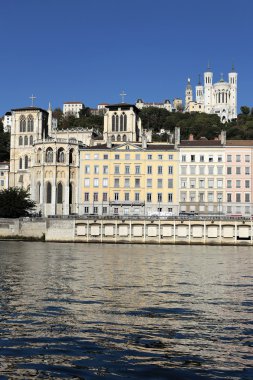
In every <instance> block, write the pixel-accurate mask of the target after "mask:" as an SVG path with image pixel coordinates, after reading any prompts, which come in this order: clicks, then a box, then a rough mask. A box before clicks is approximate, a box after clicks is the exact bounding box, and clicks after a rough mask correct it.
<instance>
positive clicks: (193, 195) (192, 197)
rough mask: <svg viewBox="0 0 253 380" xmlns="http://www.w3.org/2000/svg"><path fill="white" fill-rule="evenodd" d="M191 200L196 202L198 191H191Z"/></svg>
mask: <svg viewBox="0 0 253 380" xmlns="http://www.w3.org/2000/svg"><path fill="white" fill-rule="evenodd" d="M190 202H196V193H195V191H191V192H190Z"/></svg>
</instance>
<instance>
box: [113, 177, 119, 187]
mask: <svg viewBox="0 0 253 380" xmlns="http://www.w3.org/2000/svg"><path fill="white" fill-rule="evenodd" d="M114 187H119V178H114Z"/></svg>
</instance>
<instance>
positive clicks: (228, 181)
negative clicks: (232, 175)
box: [227, 179, 232, 189]
mask: <svg viewBox="0 0 253 380" xmlns="http://www.w3.org/2000/svg"><path fill="white" fill-rule="evenodd" d="M231 187H232V181H231V179H228V180H227V188H228V189H231Z"/></svg>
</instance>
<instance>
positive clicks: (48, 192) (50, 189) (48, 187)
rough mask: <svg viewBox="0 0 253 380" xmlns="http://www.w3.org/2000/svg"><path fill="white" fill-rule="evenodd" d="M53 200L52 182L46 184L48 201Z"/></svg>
mask: <svg viewBox="0 0 253 380" xmlns="http://www.w3.org/2000/svg"><path fill="white" fill-rule="evenodd" d="M51 202H52V185H51V183H50V182H48V183H47V185H46V203H51Z"/></svg>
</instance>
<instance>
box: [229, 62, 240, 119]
mask: <svg viewBox="0 0 253 380" xmlns="http://www.w3.org/2000/svg"><path fill="white" fill-rule="evenodd" d="M237 75H238V74H237V73H236V72H235V69H234V66H232V69H231V71H230V72H229V73H228V82H229V85H230V99H229V100H230V106H231V119H235V118H236V117H237Z"/></svg>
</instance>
